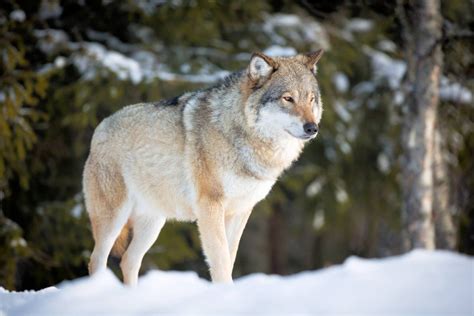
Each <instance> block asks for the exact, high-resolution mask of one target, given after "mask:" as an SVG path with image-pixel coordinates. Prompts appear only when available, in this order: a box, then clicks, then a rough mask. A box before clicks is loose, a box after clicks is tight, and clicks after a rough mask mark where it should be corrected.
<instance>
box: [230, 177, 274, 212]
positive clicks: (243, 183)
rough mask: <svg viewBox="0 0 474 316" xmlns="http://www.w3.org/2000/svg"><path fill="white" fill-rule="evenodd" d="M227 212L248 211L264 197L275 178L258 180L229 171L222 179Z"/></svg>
mask: <svg viewBox="0 0 474 316" xmlns="http://www.w3.org/2000/svg"><path fill="white" fill-rule="evenodd" d="M222 183H223V188H224V195H225V199H226V205H225V208H226V213H235V212H247V211H250V210H251V209H252V208H253V207H254V206H255V204H257V203H258V202H259V201H261V200H262V199H264V198H265V197H266V196H267V194H268V192H270V189H271V188H272V186H273V184H275V181H274V180H257V179H255V178H251V177H244V176H239V175H236V174H234V173H232V172H228V173H226V174H225V175H224V177H223V179H222Z"/></svg>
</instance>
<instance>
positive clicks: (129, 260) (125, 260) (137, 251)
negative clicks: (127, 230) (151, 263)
mask: <svg viewBox="0 0 474 316" xmlns="http://www.w3.org/2000/svg"><path fill="white" fill-rule="evenodd" d="M165 222H166V218H165V217H162V216H160V217H156V216H150V215H142V214H140V215H138V216H132V219H131V225H132V230H133V238H132V241H131V243H130V245H129V246H128V248H127V251H125V253H124V255H123V257H122V261H121V262H120V268H121V269H122V274H123V282H124V283H125V284H127V285H132V286H134V285H136V284H137V282H138V272H139V271H140V266H141V264H142V260H143V257H144V256H145V254H146V252H147V251H148V250H149V249H150V248H151V246H153V243H154V242H155V241H156V239H157V238H158V235H159V234H160V231H161V229H162V228H163V225H164V224H165Z"/></svg>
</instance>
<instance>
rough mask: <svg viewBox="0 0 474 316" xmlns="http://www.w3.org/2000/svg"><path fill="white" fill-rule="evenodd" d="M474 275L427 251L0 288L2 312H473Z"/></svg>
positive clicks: (467, 263) (457, 258) (465, 265)
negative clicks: (229, 274)
mask: <svg viewBox="0 0 474 316" xmlns="http://www.w3.org/2000/svg"><path fill="white" fill-rule="evenodd" d="M473 278H474V259H473V258H470V257H467V256H463V255H459V254H455V253H450V252H444V251H438V252H428V251H420V250H418V251H413V252H411V253H409V254H407V255H403V256H399V257H393V258H387V259H379V260H376V259H371V260H366V259H360V258H356V257H351V258H349V259H348V260H346V262H345V263H344V264H343V265H339V266H333V267H330V268H326V269H323V270H319V271H311V272H303V273H299V274H296V275H292V276H287V277H280V276H268V275H263V274H253V275H250V276H247V277H243V278H240V279H238V280H237V281H236V282H235V285H234V286H231V285H212V284H211V283H209V282H208V281H205V280H203V279H200V278H198V277H197V275H196V274H195V273H192V272H160V271H152V272H149V273H147V274H146V275H145V276H144V277H142V278H140V281H139V284H138V287H136V288H134V289H130V288H126V287H124V286H123V285H122V284H121V283H120V282H119V281H118V280H117V278H116V277H115V276H114V275H113V274H112V273H111V272H110V271H105V272H103V273H101V274H98V275H96V276H94V277H91V278H82V279H78V280H75V281H68V282H63V283H61V284H60V285H59V286H58V288H59V289H58V290H56V289H54V288H48V289H45V290H42V291H39V292H21V293H15V292H7V291H5V290H0V302H1V303H0V311H1V312H0V315H2V313H3V314H4V315H26V314H35V315H37V314H41V315H88V314H101V315H102V314H109V315H118V314H120V315H139V314H145V313H147V314H150V313H153V314H162V313H178V314H193V315H196V314H219V315H226V314H237V313H251V314H267V315H275V314H304V315H315V314H318V315H328V314H352V315H353V314H357V315H382V314H384V315H386V314H391V315H448V314H449V315H472V314H473V312H474V309H473V298H474V296H473V295H474V294H473V282H474V281H473V280H474V279H473Z"/></svg>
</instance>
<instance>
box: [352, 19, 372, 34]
mask: <svg viewBox="0 0 474 316" xmlns="http://www.w3.org/2000/svg"><path fill="white" fill-rule="evenodd" d="M373 27H374V22H373V21H371V20H367V19H361V18H354V19H351V20H349V21H348V22H347V24H346V29H347V30H349V31H352V32H368V31H370V30H372V28H373Z"/></svg>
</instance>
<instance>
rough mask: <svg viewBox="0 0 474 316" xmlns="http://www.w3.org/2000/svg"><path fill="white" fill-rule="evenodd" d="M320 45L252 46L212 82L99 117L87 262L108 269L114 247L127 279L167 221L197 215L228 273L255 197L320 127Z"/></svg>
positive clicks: (89, 165)
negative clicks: (284, 53) (289, 49)
mask: <svg viewBox="0 0 474 316" xmlns="http://www.w3.org/2000/svg"><path fill="white" fill-rule="evenodd" d="M322 54H323V51H322V50H318V51H316V52H313V53H308V54H298V55H296V56H291V57H269V56H267V55H265V54H263V53H255V54H253V55H252V57H251V58H250V62H249V64H248V66H247V67H246V68H245V69H244V70H242V71H238V72H236V73H233V74H231V75H229V76H228V77H227V78H225V79H223V80H222V81H221V82H220V83H218V84H217V85H215V86H213V87H210V88H207V89H203V90H198V91H194V92H188V93H184V94H183V95H181V96H178V97H175V98H173V99H169V100H163V101H159V102H155V103H140V104H136V105H131V106H127V107H125V108H123V109H121V110H120V111H118V112H116V113H115V114H113V115H111V116H110V117H108V118H106V119H104V120H103V121H102V122H101V123H100V124H99V125H98V127H97V128H96V130H95V132H94V135H93V137H92V142H91V148H90V153H89V156H88V158H87V161H86V163H85V168H84V173H83V191H84V198H85V204H86V208H87V212H88V214H89V218H90V221H91V225H92V232H93V237H94V241H95V245H94V249H93V251H92V254H91V258H90V263H89V272H90V273H91V274H93V273H96V272H97V271H98V270H102V269H105V268H106V266H107V258H108V256H109V254H110V253H111V251H112V252H113V253H115V254H116V255H119V256H121V261H120V268H121V270H122V274H123V281H124V283H125V284H128V285H135V284H136V283H137V280H138V273H139V269H140V266H141V262H142V259H143V257H144V255H145V253H146V252H147V251H148V250H149V248H151V246H152V245H153V243H154V242H155V241H156V239H157V238H158V234H159V233H160V230H161V229H162V227H163V225H164V224H165V222H166V221H167V220H179V221H195V222H197V226H198V230H199V235H200V240H201V244H202V248H203V251H204V254H205V257H206V261H207V263H208V266H209V269H210V275H211V279H212V281H213V282H223V283H232V268H233V265H234V262H235V258H236V255H237V248H238V245H239V241H240V238H241V236H242V233H243V230H244V227H245V225H246V223H247V220H248V218H249V216H250V213H251V211H252V209H253V207H254V206H255V204H257V202H259V201H261V200H262V199H263V198H265V196H266V195H267V194H268V193H269V191H270V189H271V188H272V186H273V185H274V184H275V182H276V181H277V179H278V177H279V176H280V175H281V174H282V172H283V171H284V170H285V169H287V168H288V167H290V165H291V164H292V162H293V161H295V160H296V159H297V158H298V156H299V155H300V153H301V151H302V149H303V147H304V145H305V143H307V142H308V141H309V140H311V139H313V138H315V136H316V135H317V134H318V130H319V123H320V120H321V115H322V111H323V104H322V101H321V95H320V89H319V86H318V81H317V79H316V70H317V63H318V61H319V59H320V58H321V56H322Z"/></svg>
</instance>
